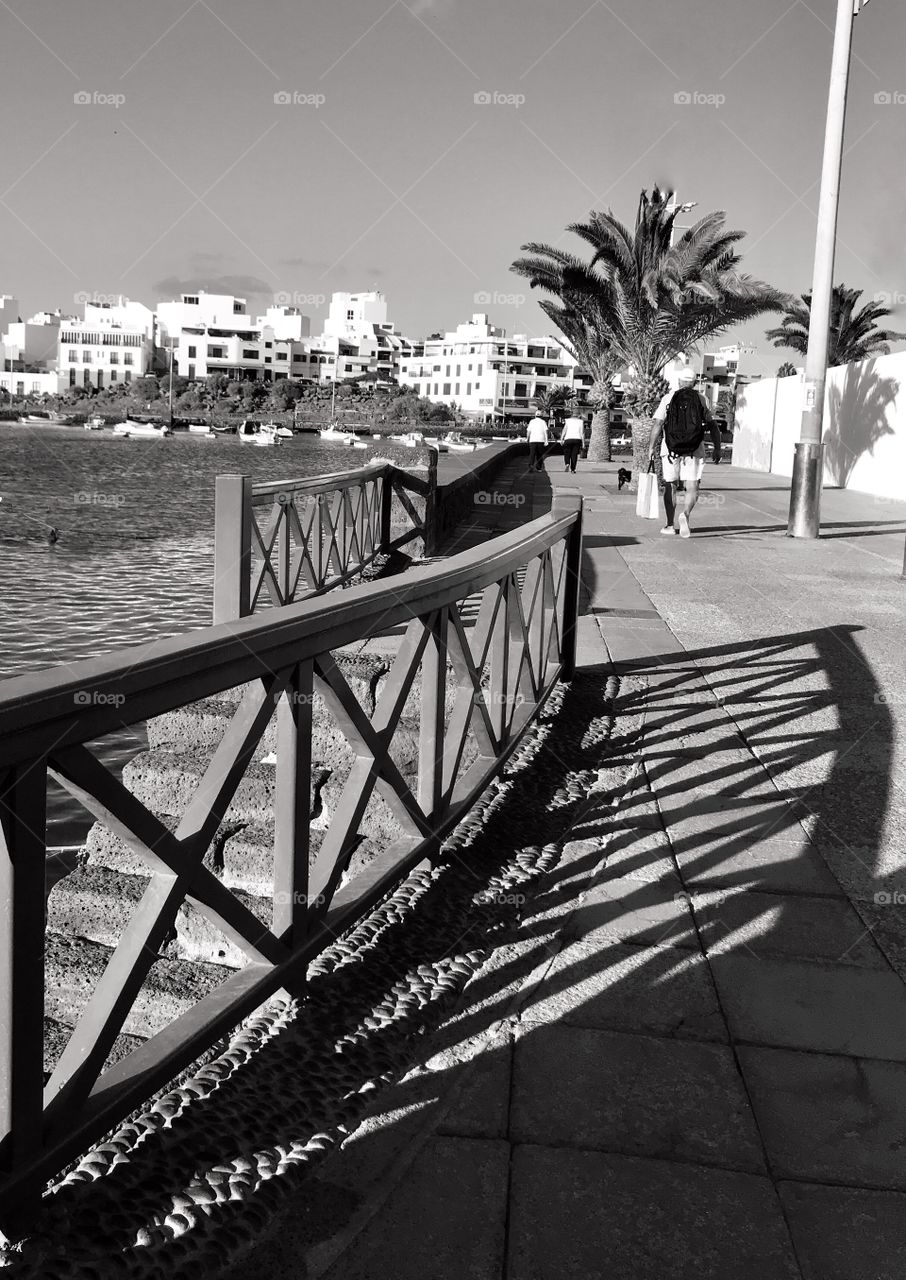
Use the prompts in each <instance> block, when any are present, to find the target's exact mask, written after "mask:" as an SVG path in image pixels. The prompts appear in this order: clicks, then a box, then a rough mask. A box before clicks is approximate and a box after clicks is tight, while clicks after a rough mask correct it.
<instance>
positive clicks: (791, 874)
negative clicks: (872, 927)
mask: <svg viewBox="0 0 906 1280" xmlns="http://www.w3.org/2000/svg"><path fill="white" fill-rule="evenodd" d="M673 853H674V855H675V857H676V861H677V863H678V864H679V869H680V875H681V877H682V879H683V881H684V883H685V884H686V885H687V887H688V888H690V889H696V890H698V889H706V888H719V887H722V886H723V887H736V888H747V889H762V890H765V891H767V892H771V893H807V894H814V895H819V896H820V895H827V896H828V897H837V898H842V897H844V896H845V895H844V893H843V890H842V889H841V888H840V885H839V884H838V883H837V881H836V880H835V879H834V877H833V876H832V875H831V873H830V871H828V869H827V866H826V865H825V863H824V860H823V859H822V857H821V855H820V854H819V853H818V851H817V850H816V849H815V848H814V846H813V845H811V844H809V843H808V842H807V841H806V840H803V841H802V842H801V843H797V844H794V843H791V842H790V841H788V840H780V839H776V838H773V837H772V838H770V839H763V840H749V839H726V840H723V839H722V840H719V841H713V840H711V839H709V838H707V837H705V836H702V835H699V836H687V837H686V838H685V839H682V840H680V839H677V840H675V841H674V843H673Z"/></svg>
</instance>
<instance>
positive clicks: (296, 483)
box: [252, 462, 406, 499]
mask: <svg viewBox="0 0 906 1280" xmlns="http://www.w3.org/2000/svg"><path fill="white" fill-rule="evenodd" d="M391 470H394V471H403V469H402V468H401V467H397V466H396V464H395V463H392V462H372V463H369V464H368V465H367V466H364V467H357V468H356V470H354V471H334V472H331V474H330V475H326V476H300V477H299V479H298V480H266V481H263V482H262V483H260V484H253V485H252V498H253V499H254V498H265V497H271V496H272V495H273V494H275V493H323V492H324V491H325V490H327V489H351V488H352V487H353V486H354V485H357V484H362V483H364V482H365V481H367V480H376V479H377V478H378V476H381V475H387V474H389V472H390V471H391ZM403 474H406V473H405V472H403Z"/></svg>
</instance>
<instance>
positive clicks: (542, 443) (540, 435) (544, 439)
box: [525, 413, 549, 471]
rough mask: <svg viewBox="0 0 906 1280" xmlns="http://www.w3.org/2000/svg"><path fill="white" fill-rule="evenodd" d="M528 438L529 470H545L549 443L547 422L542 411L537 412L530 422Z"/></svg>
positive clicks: (526, 435) (527, 432)
mask: <svg viewBox="0 0 906 1280" xmlns="http://www.w3.org/2000/svg"><path fill="white" fill-rule="evenodd" d="M525 438H526V440H528V446H529V454H528V469H529V471H543V470H544V450H545V448H546V447H547V445H548V444H549V438H548V434H547V423H546V421H545V420H544V418H542V416H541V414H540V413H536V414H535V416H534V418H532V420H531V422H530V423H529V424H528V430H527V431H526V434H525Z"/></svg>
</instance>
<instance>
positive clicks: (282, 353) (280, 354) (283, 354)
mask: <svg viewBox="0 0 906 1280" xmlns="http://www.w3.org/2000/svg"><path fill="white" fill-rule="evenodd" d="M277 359H278V360H285V359H286V352H285V351H278V352H277Z"/></svg>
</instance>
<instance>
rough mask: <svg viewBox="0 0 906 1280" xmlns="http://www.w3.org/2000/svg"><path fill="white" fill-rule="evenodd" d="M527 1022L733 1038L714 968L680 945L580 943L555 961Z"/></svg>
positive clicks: (530, 1003)
mask: <svg viewBox="0 0 906 1280" xmlns="http://www.w3.org/2000/svg"><path fill="white" fill-rule="evenodd" d="M521 1017H522V1021H523V1022H548V1021H555V1020H558V1021H560V1022H564V1023H566V1024H568V1025H570V1026H579V1027H607V1028H612V1029H614V1030H621V1031H638V1032H649V1033H651V1034H654V1035H664V1036H676V1037H678V1038H679V1039H688V1040H726V1039H727V1031H726V1027H725V1025H724V1021H723V1018H722V1016H721V1013H720V1007H719V1005H718V1002H717V993H716V992H715V990H714V986H713V983H712V981H711V975H710V971H709V969H708V965H707V962H706V961H705V959H704V957H703V956H701V955H697V954H693V953H691V952H685V951H680V950H677V949H674V948H672V947H632V946H627V945H625V944H624V943H620V942H612V943H609V944H606V945H602V943H601V941H600V940H592V941H588V940H582V941H580V942H574V943H572V944H571V945H570V946H567V947H564V948H563V950H562V951H561V952H560V953H559V954H558V955H557V957H556V958H555V959H554V961H553V963H552V964H551V966H550V968H549V969H548V971H547V974H546V976H545V979H544V981H543V982H542V983H541V984H540V986H539V987H538V989H537V991H535V992H534V993H533V995H532V996H531V997H530V998H529V999H527V1000H526V1002H525V1004H524V1006H523V1009H522V1015H521Z"/></svg>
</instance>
